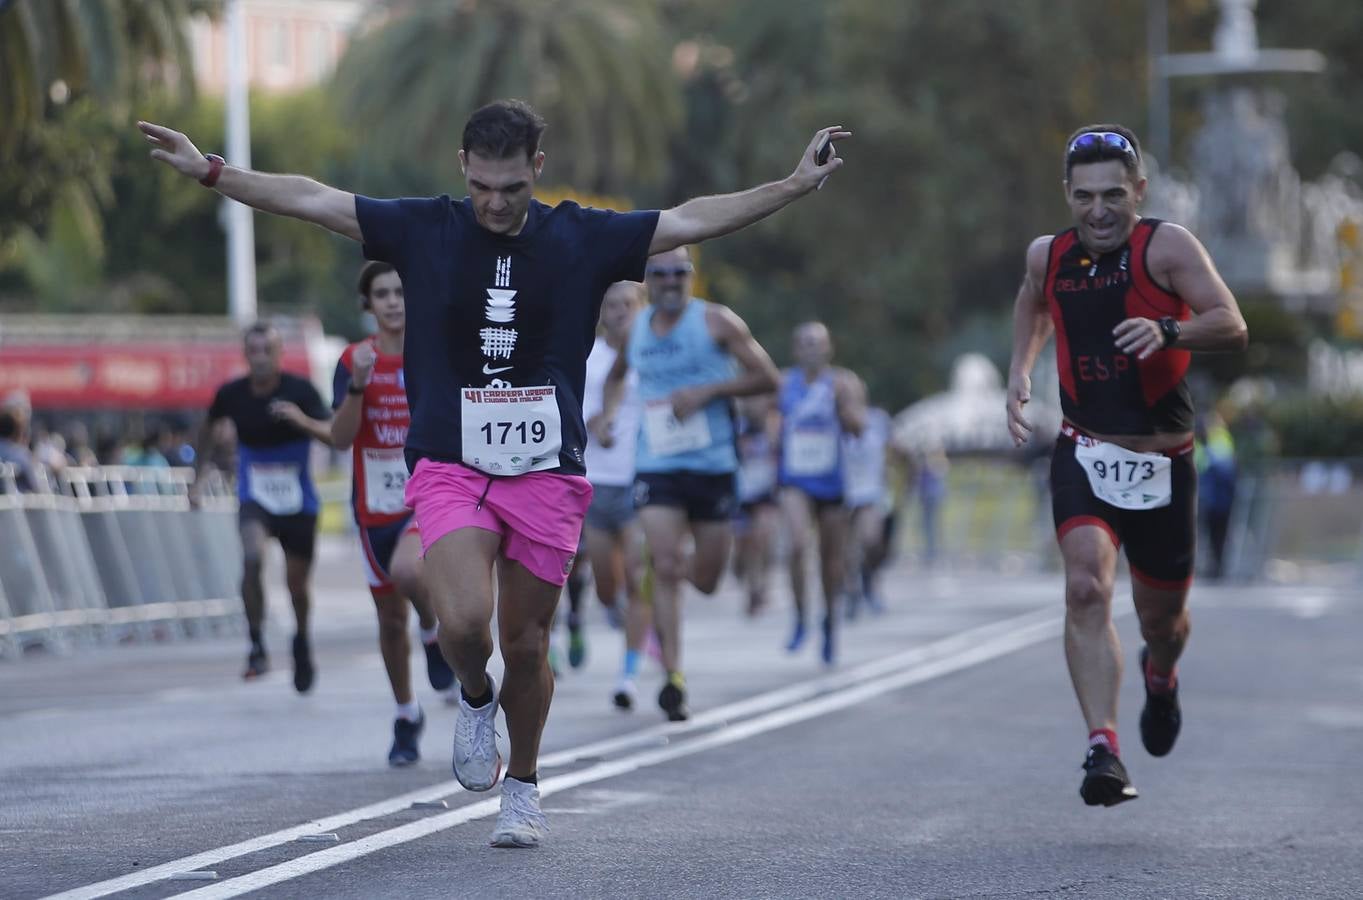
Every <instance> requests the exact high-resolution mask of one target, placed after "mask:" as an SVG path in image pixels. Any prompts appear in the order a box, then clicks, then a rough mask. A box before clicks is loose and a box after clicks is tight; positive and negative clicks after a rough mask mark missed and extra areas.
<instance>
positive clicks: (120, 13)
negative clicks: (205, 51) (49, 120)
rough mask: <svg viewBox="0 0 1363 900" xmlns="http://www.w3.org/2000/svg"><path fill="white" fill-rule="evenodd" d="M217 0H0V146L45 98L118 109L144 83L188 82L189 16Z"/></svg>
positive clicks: (37, 114) (42, 112) (39, 110)
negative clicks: (86, 100) (84, 100)
mask: <svg viewBox="0 0 1363 900" xmlns="http://www.w3.org/2000/svg"><path fill="white" fill-rule="evenodd" d="M217 6H218V2H217V0H0V152H3V150H4V149H6V148H12V147H13V145H14V144H15V143H16V142H17V141H19V140H20V139H21V137H22V136H23V134H24V131H25V129H26V128H29V127H32V126H33V125H35V124H36V123H38V122H41V121H42V120H43V119H44V118H45V117H46V115H47V112H48V111H49V109H50V106H51V105H57V106H60V105H62V104H64V103H65V102H66V101H67V100H68V98H73V97H80V96H82V95H86V94H88V95H91V96H93V97H95V98H96V99H97V100H98V101H99V102H100V103H101V104H102V105H105V106H110V105H112V106H113V107H114V108H115V109H123V108H125V107H126V105H127V104H128V103H129V102H130V101H131V100H133V99H135V98H136V97H137V96H138V95H139V93H140V92H141V91H142V90H143V89H144V88H146V87H148V86H150V85H153V84H158V85H163V86H167V87H172V88H177V87H184V88H189V89H192V86H193V79H192V77H190V73H191V71H192V69H191V66H190V63H191V53H190V47H189V42H188V38H187V36H186V32H185V26H186V23H187V22H188V20H189V17H190V16H191V15H192V14H194V13H197V12H213V11H215V10H216V7H217Z"/></svg>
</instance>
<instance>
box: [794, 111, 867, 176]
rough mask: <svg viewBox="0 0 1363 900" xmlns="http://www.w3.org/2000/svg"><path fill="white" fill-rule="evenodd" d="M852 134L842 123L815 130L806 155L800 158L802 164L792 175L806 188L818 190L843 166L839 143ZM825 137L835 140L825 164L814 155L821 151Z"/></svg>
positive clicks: (806, 149)
mask: <svg viewBox="0 0 1363 900" xmlns="http://www.w3.org/2000/svg"><path fill="white" fill-rule="evenodd" d="M851 136H852V132H850V131H847V130H846V129H844V128H843V127H842V126H841V125H830V126H829V127H827V128H820V129H819V130H818V131H816V132H814V139H813V140H812V141H810V142H809V146H808V147H806V148H805V155H804V156H803V157H802V158H801V159H800V165H798V166H797V167H796V168H795V171H794V172H793V173H791V176H790V177H791V178H792V179H794V180H795V181H796V182H798V183H799V184H800V185H801V186H802V187H803V188H805V190H809V191H813V190H818V188H819V187H820V186H821V185H822V184H823V182H824V179H825V178H827V177H828V176H829V175H832V174H833V173H834V172H836V171H837V170H838V169H840V168H842V158H841V157H839V156H838V148H837V143H838V141H843V140H846V139H847V138H850V137H851ZM825 137H826V138H828V139H829V140H831V141H832V142H833V147H832V149H831V150H830V151H829V153H828V159H827V160H825V161H824V164H823V165H819V164H818V163H817V162H816V161H815V160H814V157H815V154H817V153H818V152H819V147H820V145H822V144H823V142H824V138H825Z"/></svg>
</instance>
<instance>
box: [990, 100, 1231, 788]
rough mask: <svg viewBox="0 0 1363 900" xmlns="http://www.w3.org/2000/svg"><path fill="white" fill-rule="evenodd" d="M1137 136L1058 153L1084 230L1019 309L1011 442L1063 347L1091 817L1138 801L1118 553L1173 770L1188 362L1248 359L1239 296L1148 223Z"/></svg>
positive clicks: (1067, 507)
mask: <svg viewBox="0 0 1363 900" xmlns="http://www.w3.org/2000/svg"><path fill="white" fill-rule="evenodd" d="M1145 190H1146V179H1145V177H1144V172H1143V166H1142V161H1141V153H1140V145H1139V144H1138V143H1137V141H1136V136H1135V135H1134V134H1132V132H1131V131H1130V130H1128V129H1126V128H1123V127H1121V126H1120V125H1090V126H1086V127H1084V128H1081V129H1079V130H1078V131H1077V132H1075V133H1074V135H1072V136H1071V137H1070V139H1069V141H1068V143H1067V144H1066V149H1065V198H1066V202H1068V204H1069V207H1070V212H1071V214H1072V216H1073V218H1074V227H1073V228H1071V229H1069V230H1068V231H1065V232H1063V233H1061V234H1058V235H1045V236H1043V237H1039V238H1037V239H1036V240H1035V241H1033V242H1032V244H1031V246H1030V247H1028V248H1027V275H1026V277H1025V278H1024V279H1023V282H1022V287H1021V289H1020V290H1019V291H1018V296H1017V301H1016V304H1015V306H1014V312H1013V362H1012V366H1011V368H1010V369H1009V375H1008V429H1009V431H1010V432H1011V434H1012V437H1013V441H1014V443H1016V444H1017V445H1019V446H1020V445H1021V444H1022V443H1024V442H1025V441H1026V440H1027V438H1028V437H1029V436H1030V434H1031V432H1032V425H1031V423H1030V422H1028V421H1027V419H1026V418H1025V417H1024V416H1023V406H1024V405H1025V404H1026V403H1027V402H1028V401H1029V400H1030V399H1031V378H1030V376H1029V373H1030V372H1031V371H1032V366H1033V364H1034V363H1035V362H1036V357H1037V354H1038V353H1039V352H1040V350H1041V348H1042V346H1043V345H1044V344H1045V342H1046V339H1047V338H1048V337H1050V335H1051V332H1052V331H1054V333H1055V342H1056V362H1057V364H1058V366H1059V369H1060V405H1061V409H1062V410H1063V412H1064V416H1065V418H1064V423H1063V424H1062V427H1061V433H1060V436H1059V438H1058V439H1057V441H1056V447H1055V454H1054V456H1053V457H1052V461H1051V505H1052V512H1053V514H1054V517H1055V528H1056V536H1057V539H1058V540H1059V542H1060V552H1061V555H1062V557H1063V558H1064V562H1065V658H1066V661H1067V662H1068V663H1069V669H1070V678H1071V680H1072V681H1073V683H1074V691H1075V694H1076V695H1078V698H1079V707H1080V709H1081V711H1082V712H1083V715H1084V720H1085V722H1086V724H1087V725H1088V729H1089V750H1088V756H1087V758H1086V760H1085V762H1084V771H1085V774H1084V781H1083V785H1082V786H1081V787H1080V790H1079V793H1080V795H1081V796H1082V797H1083V798H1084V802H1085V803H1087V804H1089V805H1090V806H1097V805H1100V804H1101V805H1103V806H1112V805H1114V804H1116V803H1120V802H1122V801H1123V800H1130V799H1132V798H1134V797H1135V796H1136V790H1135V788H1134V787H1132V786H1131V781H1130V779H1129V778H1128V777H1127V773H1126V769H1125V767H1124V766H1123V765H1122V762H1121V759H1120V757H1119V753H1120V749H1119V746H1118V743H1117V691H1118V687H1119V685H1120V683H1121V675H1122V658H1121V647H1120V645H1119V643H1118V641H1117V631H1116V629H1115V628H1114V627H1113V625H1112V589H1113V581H1114V580H1115V577H1116V568H1117V551H1118V549H1119V548H1121V547H1123V546H1125V548H1126V558H1127V562H1128V563H1129V565H1130V569H1131V591H1132V596H1133V598H1134V600H1135V604H1136V613H1137V616H1138V617H1139V618H1140V626H1141V636H1142V637H1143V638H1144V640H1145V646H1144V647H1143V648H1142V649H1141V651H1140V663H1141V668H1142V672H1143V674H1144V680H1145V689H1146V702H1145V708H1144V709H1143V710H1142V712H1141V719H1140V726H1141V742H1142V743H1143V744H1144V745H1145V748H1146V750H1147V751H1149V752H1150V754H1151V755H1152V756H1164V755H1165V754H1166V753H1168V752H1169V751H1170V750H1171V749H1172V748H1173V746H1174V741H1175V739H1176V738H1177V737H1178V732H1179V726H1180V725H1181V723H1182V714H1181V711H1180V708H1179V703H1178V693H1177V688H1178V677H1177V673H1176V668H1175V666H1176V663H1177V662H1178V658H1179V656H1180V654H1181V653H1182V652H1183V646H1184V643H1185V642H1186V641H1187V638H1188V626H1189V622H1188V610H1187V598H1188V587H1189V585H1190V583H1191V581H1192V572H1193V546H1194V539H1195V521H1196V520H1195V514H1196V510H1195V505H1194V504H1195V501H1196V496H1197V474H1196V470H1195V469H1194V468H1193V454H1192V449H1193V405H1192V398H1191V396H1190V394H1189V392H1188V387H1187V385H1186V384H1185V382H1184V375H1185V374H1186V373H1187V370H1188V363H1189V356H1190V351H1194V350H1222V351H1227V350H1241V349H1243V348H1244V347H1245V344H1246V341H1247V339H1248V332H1247V330H1246V328H1245V320H1244V318H1242V317H1241V315H1240V310H1239V307H1238V306H1237V305H1236V302H1235V297H1234V296H1233V295H1232V294H1231V292H1230V290H1229V289H1228V288H1227V287H1226V284H1225V282H1224V281H1222V280H1221V276H1220V275H1219V274H1218V273H1217V271H1216V267H1215V265H1214V264H1213V263H1212V261H1211V259H1210V257H1208V255H1207V252H1206V250H1205V249H1203V247H1202V245H1201V244H1200V243H1199V242H1198V240H1197V238H1195V237H1193V235H1192V234H1191V233H1190V232H1188V231H1187V230H1186V229H1185V228H1183V227H1181V226H1179V225H1175V224H1173V223H1170V222H1160V221H1157V220H1155V219H1146V218H1142V217H1141V216H1140V214H1139V212H1138V210H1139V208H1140V204H1141V201H1142V200H1143V199H1144V196H1145Z"/></svg>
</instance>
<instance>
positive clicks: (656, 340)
mask: <svg viewBox="0 0 1363 900" xmlns="http://www.w3.org/2000/svg"><path fill="white" fill-rule="evenodd" d="M707 305H708V304H706V302H705V301H704V300H697V299H695V298H692V299H691V300H689V301H688V302H687V305H686V310H685V311H684V312H683V313H682V314H681V318H680V319H679V320H678V321H677V324H676V325H674V326H673V327H672V329H671V330H670V331H668V332H667V333H666V334H664V335H658V334H656V333H655V332H654V329H653V318H654V315H655V313H656V310H655V309H648V310H646V311H645V312H644V313H642V314H641V315H639V316H637V317H636V318H635V320H634V330H633V332H631V334H630V339H629V351H628V352H629V364H630V367H631V368H632V369H634V371H635V372H637V373H638V376H639V400H640V402H642V403H643V406H644V414H643V418H642V420H641V422H640V425H639V443H638V445H637V446H638V450H637V451H636V457H635V471H638V472H703V473H705V474H709V475H720V474H723V473H726V472H733V471H736V470H737V469H738V453H737V451H736V450H735V449H734V423H733V412H732V409H731V407H730V402H729V398H728V397H715V398H714V399H712V400H710V401H709V402H708V403H706V404H705V406H704V408H703V409H702V410H701V414H700V415H699V416H698V417H690V418H688V419H687V420H686V422H684V423H680V422H677V420H676V417H675V416H673V415H672V413H671V408H672V401H671V397H672V394H673V393H674V392H675V391H677V390H680V389H681V388H689V387H701V386H704V385H709V384H716V383H720V382H724V381H729V380H731V379H732V378H733V377H734V376H735V375H736V374H738V366H737V365H736V364H735V363H734V358H733V357H732V356H730V355H729V352H728V351H727V350H725V349H724V348H722V347H720V346H719V345H718V344H716V343H715V339H714V338H713V337H711V336H710V330H709V328H708V327H707V326H706V324H705V308H706V306H707Z"/></svg>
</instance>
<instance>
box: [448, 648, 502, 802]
mask: <svg viewBox="0 0 1363 900" xmlns="http://www.w3.org/2000/svg"><path fill="white" fill-rule="evenodd" d="M487 685H488V690H489V691H490V692H491V693H492V700H491V701H490V702H489V703H488V704H487V705H486V706H480V707H478V708H477V709H474V708H473V707H472V706H469V702H468V701H467V700H465V699H464V697H463V695H462V694H461V695H460V697H459V716H458V718H456V719H455V721H454V777H455V778H458V779H459V783H460V784H462V785H463V786H464V787H466V788H468V789H469V790H471V791H489V790H492V786H493V785H495V784H496V783H497V778H498V777H499V776H500V775H501V774H502V754H501V751H500V750H498V749H497V683H496V682H495V681H493V680H492V676H491V675H488V676H487Z"/></svg>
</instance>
